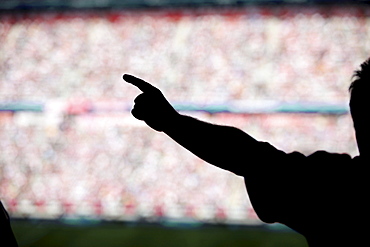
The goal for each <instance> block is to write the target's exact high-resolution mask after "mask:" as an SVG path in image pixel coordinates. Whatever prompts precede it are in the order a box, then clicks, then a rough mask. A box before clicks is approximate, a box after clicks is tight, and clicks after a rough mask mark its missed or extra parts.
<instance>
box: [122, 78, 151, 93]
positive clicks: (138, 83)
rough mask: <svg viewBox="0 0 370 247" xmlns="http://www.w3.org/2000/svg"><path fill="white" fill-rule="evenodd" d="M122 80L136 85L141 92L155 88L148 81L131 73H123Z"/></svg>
mask: <svg viewBox="0 0 370 247" xmlns="http://www.w3.org/2000/svg"><path fill="white" fill-rule="evenodd" d="M122 78H123V80H125V81H127V82H128V83H130V84H132V85H134V86H136V87H137V88H138V89H140V90H141V91H142V92H143V93H145V92H151V91H153V90H155V89H157V88H156V87H154V86H153V85H151V84H150V83H148V82H146V81H144V80H142V79H140V78H137V77H135V76H133V75H129V74H124V75H123V77H122Z"/></svg>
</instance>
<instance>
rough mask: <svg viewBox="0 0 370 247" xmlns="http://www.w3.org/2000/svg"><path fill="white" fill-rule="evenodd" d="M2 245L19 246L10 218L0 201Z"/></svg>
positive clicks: (0, 236)
mask: <svg viewBox="0 0 370 247" xmlns="http://www.w3.org/2000/svg"><path fill="white" fill-rule="evenodd" d="M0 246H4V247H17V246H18V244H17V241H16V240H15V237H14V234H13V230H12V227H11V226H10V218H9V215H8V212H7V211H6V210H5V208H4V206H3V204H2V202H1V201H0Z"/></svg>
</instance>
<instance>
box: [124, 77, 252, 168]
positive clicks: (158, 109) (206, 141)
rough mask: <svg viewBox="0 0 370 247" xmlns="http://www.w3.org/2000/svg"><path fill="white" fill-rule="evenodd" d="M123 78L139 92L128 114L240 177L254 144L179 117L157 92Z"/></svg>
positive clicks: (224, 129)
mask: <svg viewBox="0 0 370 247" xmlns="http://www.w3.org/2000/svg"><path fill="white" fill-rule="evenodd" d="M123 79H124V80H125V81H127V82H129V83H131V84H133V85H134V86H136V87H138V88H139V89H140V90H141V91H142V92H143V93H142V94H140V95H139V96H138V97H137V98H136V99H135V106H134V108H133V109H132V114H133V116H134V117H136V118H137V119H139V120H143V121H145V122H146V123H147V124H148V125H149V126H150V127H151V128H153V129H155V130H157V131H162V132H164V133H166V134H167V135H168V136H170V137H171V138H172V139H173V140H175V141H176V142H177V143H179V144H180V145H181V146H183V147H184V148H186V149H188V150H189V151H190V152H192V153H193V154H195V155H197V156H198V157H200V158H201V159H203V160H205V161H207V162H208V163H210V164H212V165H215V166H218V167H220V168H222V169H225V170H228V171H231V172H233V173H236V174H238V175H241V172H242V171H243V166H242V164H241V162H242V161H243V160H245V159H246V157H245V156H246V154H248V153H253V152H254V149H256V148H257V146H258V145H257V143H258V142H257V141H256V140H255V139H253V138H252V137H251V136H249V135H248V134H246V133H245V132H243V131H241V130H240V129H237V128H234V127H229V126H221V125H214V124H210V123H207V122H203V121H200V120H197V119H195V118H192V117H188V116H184V115H181V114H179V113H178V112H177V111H176V110H175V109H174V108H173V107H172V106H171V105H170V104H169V102H168V101H167V100H166V99H165V97H164V96H163V94H162V93H161V91H160V90H159V89H157V88H156V87H154V86H152V85H151V84H149V83H148V82H145V81H143V80H141V79H139V78H136V77H134V76H131V75H127V74H126V75H124V76H123Z"/></svg>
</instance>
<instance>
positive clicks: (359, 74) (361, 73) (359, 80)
mask: <svg viewBox="0 0 370 247" xmlns="http://www.w3.org/2000/svg"><path fill="white" fill-rule="evenodd" d="M360 67H361V68H360V69H359V70H355V72H354V73H353V76H352V78H354V80H353V81H352V83H351V85H350V86H349V91H350V93H351V95H352V91H353V89H355V88H364V87H368V86H369V84H370V83H369V82H367V81H370V58H368V59H367V60H366V61H365V62H363V63H362V64H361V65H360Z"/></svg>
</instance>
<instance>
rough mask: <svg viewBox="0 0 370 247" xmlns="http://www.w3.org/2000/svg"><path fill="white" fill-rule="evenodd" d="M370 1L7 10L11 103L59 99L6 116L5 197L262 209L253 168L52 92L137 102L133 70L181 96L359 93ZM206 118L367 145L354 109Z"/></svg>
mask: <svg viewBox="0 0 370 247" xmlns="http://www.w3.org/2000/svg"><path fill="white" fill-rule="evenodd" d="M366 11H367V10H366V8H362V9H358V8H355V7H346V8H345V9H344V8H335V9H330V8H328V7H309V8H304V9H303V8H293V7H292V8H272V7H271V8H264V7H250V8H245V9H240V10H218V11H215V10H176V11H175V10H167V11H164V10H160V11H139V10H137V11H111V12H109V11H108V12H42V13H11V14H1V15H0V44H1V45H0V102H8V101H21V102H27V101H39V102H44V103H45V104H46V105H47V106H48V109H47V111H46V112H44V113H27V112H21V113H19V112H18V113H14V114H9V113H0V140H1V141H0V146H1V150H2V153H1V156H0V197H1V198H2V199H3V200H4V202H5V204H6V205H7V207H8V208H9V212H10V213H11V214H14V215H16V214H18V215H20V216H22V215H23V216H27V215H28V216H29V215H35V214H37V213H39V214H40V215H54V216H53V217H59V216H62V215H76V214H87V215H105V216H104V217H107V215H111V216H114V217H121V216H122V215H126V216H129V215H131V216H137V217H140V216H142V217H150V215H157V216H173V217H179V216H181V217H188V218H189V217H190V218H203V219H204V218H207V217H208V218H214V217H220V218H223V217H229V218H230V217H233V216H232V215H233V214H235V215H234V216H235V217H236V218H239V219H246V218H248V217H249V218H251V217H252V218H253V213H250V211H251V205H250V203H249V200H248V196H247V194H246V191H245V187H244V185H243V179H242V178H241V177H238V176H235V175H234V174H231V173H229V172H226V171H222V170H220V169H218V168H215V167H212V166H210V165H209V164H206V163H204V162H203V161H201V160H200V159H198V158H197V157H195V156H193V155H192V154H190V153H189V152H188V151H185V150H184V149H183V148H181V147H180V146H178V145H177V144H176V143H174V142H173V141H172V140H170V139H169V138H168V137H166V136H165V135H163V134H159V133H156V132H154V131H152V130H151V129H149V128H147V127H145V126H144V125H142V124H141V123H140V122H139V121H136V120H134V119H133V118H132V116H131V115H130V114H129V112H121V113H117V112H115V113H112V114H99V112H97V113H86V114H81V115H69V114H66V113H65V112H59V111H58V107H56V106H55V108H53V106H54V104H51V103H50V102H76V101H81V100H82V102H83V100H90V101H102V100H107V99H109V100H111V101H116V102H128V103H131V102H132V101H133V99H134V98H135V96H136V95H137V94H138V93H139V92H138V90H137V89H136V88H134V87H131V86H130V85H127V84H126V83H125V82H123V81H122V79H121V76H122V74H124V73H131V74H134V75H136V76H139V77H141V78H143V79H146V80H148V81H150V82H152V83H153V84H154V85H155V86H157V87H159V88H160V89H161V90H162V91H163V92H164V94H165V95H166V97H167V98H168V99H169V100H170V101H171V102H174V103H176V102H177V103H178V102H180V103H181V102H193V103H211V104H212V103H215V104H216V103H217V104H219V103H228V102H237V101H243V100H246V101H248V102H254V101H256V102H260V101H264V100H274V101H280V102H323V103H338V102H339V103H343V102H347V101H348V86H349V83H350V80H351V76H352V73H353V70H354V69H356V68H357V66H358V65H359V64H360V63H361V62H362V61H364V60H365V59H366V58H367V57H368V56H369V54H370V53H369V51H370V43H369V42H366V40H367V39H368V38H369V36H370V25H369V22H370V19H369V18H368V15H367V12H366ZM108 108H109V107H108ZM57 114H60V115H58V116H57V117H56V118H55V115H57ZM199 117H200V118H201V119H204V120H206V121H211V122H215V123H219V124H229V125H233V126H236V127H239V128H241V129H243V130H245V131H247V132H248V133H250V134H251V135H252V136H253V137H255V138H256V139H258V140H262V141H268V142H271V143H272V144H273V145H274V146H276V147H277V148H279V149H281V150H284V151H286V152H292V151H300V152H302V153H304V154H310V153H312V152H313V151H315V150H317V149H324V150H327V151H331V152H346V153H349V154H351V155H352V156H354V155H356V154H357V149H356V145H355V141H354V133H353V130H352V124H351V119H350V116H349V115H318V114H268V115H266V114H254V115H243V114H240V115H233V114H226V113H225V114H214V115H209V114H208V115H207V114H200V115H199ZM241 165H243V162H242V161H241ZM31 209H32V210H31ZM89 210H90V211H89ZM150 212H152V213H150ZM235 212H239V214H238V213H235Z"/></svg>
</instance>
